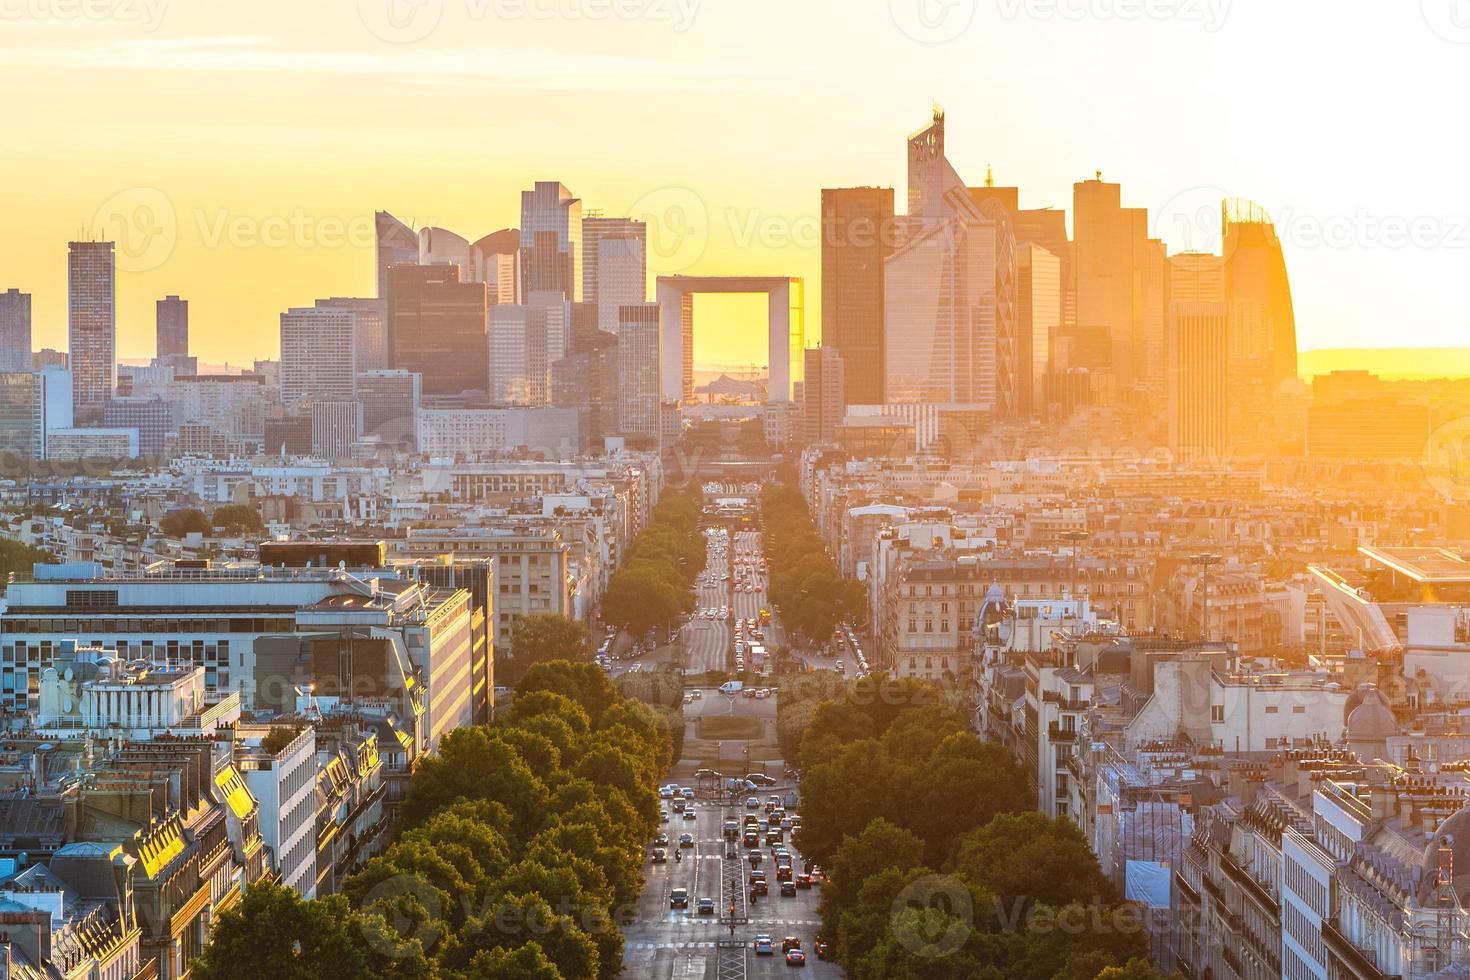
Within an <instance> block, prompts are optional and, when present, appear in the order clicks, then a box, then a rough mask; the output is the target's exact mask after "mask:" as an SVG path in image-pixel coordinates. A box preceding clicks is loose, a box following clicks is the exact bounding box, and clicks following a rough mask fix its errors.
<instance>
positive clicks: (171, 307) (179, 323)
mask: <svg viewBox="0 0 1470 980" xmlns="http://www.w3.org/2000/svg"><path fill="white" fill-rule="evenodd" d="M154 305H155V307H156V314H155V317H156V331H157V332H156V338H157V339H156V345H157V346H156V350H157V356H158V360H159V362H160V363H162V362H163V360H164V358H166V357H170V356H173V355H177V356H180V357H188V356H189V301H188V300H186V299H179V298H178V297H177V296H165V297H164V298H163V299H161V300H159V301H158V302H157V303H156V304H154Z"/></svg>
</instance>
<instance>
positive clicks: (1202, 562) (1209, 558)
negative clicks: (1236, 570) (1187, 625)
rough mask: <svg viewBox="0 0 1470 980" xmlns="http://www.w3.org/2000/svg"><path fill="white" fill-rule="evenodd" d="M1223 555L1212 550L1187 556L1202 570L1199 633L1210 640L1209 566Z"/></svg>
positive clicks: (1215, 563)
mask: <svg viewBox="0 0 1470 980" xmlns="http://www.w3.org/2000/svg"><path fill="white" fill-rule="evenodd" d="M1224 560H1225V559H1224V557H1223V556H1221V555H1217V554H1215V553H1214V552H1212V551H1203V552H1200V553H1199V554H1197V555H1190V556H1189V563H1190V564H1191V565H1193V566H1194V567H1196V568H1198V569H1200V570H1201V572H1202V577H1201V582H1200V593H1201V594H1202V595H1203V596H1204V600H1203V603H1204V604H1203V606H1202V607H1201V613H1200V635H1201V636H1202V637H1203V638H1204V641H1205V642H1206V643H1208V642H1210V567H1211V566H1212V565H1218V564H1220V562H1222V561H1224Z"/></svg>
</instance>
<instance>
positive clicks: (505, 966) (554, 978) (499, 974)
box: [464, 940, 566, 980]
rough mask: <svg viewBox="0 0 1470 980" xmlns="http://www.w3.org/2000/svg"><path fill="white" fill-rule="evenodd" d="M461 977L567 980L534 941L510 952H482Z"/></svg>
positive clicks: (502, 950)
mask: <svg viewBox="0 0 1470 980" xmlns="http://www.w3.org/2000/svg"><path fill="white" fill-rule="evenodd" d="M464 976H465V977H466V978H473V980H566V978H565V977H564V976H562V972H561V971H560V970H558V969H557V968H556V964H555V963H553V962H551V960H549V959H547V958H546V950H544V949H542V948H541V944H540V943H538V942H536V941H535V940H532V941H531V942H528V943H526V945H524V946H517V947H515V948H513V949H507V948H506V947H504V946H496V947H493V948H491V949H484V950H481V951H480V952H478V953H476V954H475V956H474V958H473V959H471V960H470V965H469V968H468V969H467V970H466V971H465V973H464Z"/></svg>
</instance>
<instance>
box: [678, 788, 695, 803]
mask: <svg viewBox="0 0 1470 980" xmlns="http://www.w3.org/2000/svg"><path fill="white" fill-rule="evenodd" d="M679 795H681V796H683V797H684V799H686V800H692V799H694V790H692V789H690V788H689V787H688V786H685V787H684V788H683V789H681V790H679Z"/></svg>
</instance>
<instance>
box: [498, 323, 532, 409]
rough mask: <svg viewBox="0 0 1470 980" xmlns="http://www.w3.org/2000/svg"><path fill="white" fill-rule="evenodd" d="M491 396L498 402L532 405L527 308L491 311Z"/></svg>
mask: <svg viewBox="0 0 1470 980" xmlns="http://www.w3.org/2000/svg"><path fill="white" fill-rule="evenodd" d="M489 363H490V369H489V378H490V381H489V389H488V390H489V395H490V401H491V403H493V404H495V405H529V404H530V403H531V402H530V398H531V396H530V391H529V388H528V384H527V381H526V308H525V307H524V306H520V305H514V306H510V305H506V306H492V307H490V311H489Z"/></svg>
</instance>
